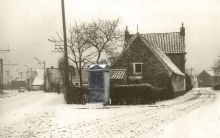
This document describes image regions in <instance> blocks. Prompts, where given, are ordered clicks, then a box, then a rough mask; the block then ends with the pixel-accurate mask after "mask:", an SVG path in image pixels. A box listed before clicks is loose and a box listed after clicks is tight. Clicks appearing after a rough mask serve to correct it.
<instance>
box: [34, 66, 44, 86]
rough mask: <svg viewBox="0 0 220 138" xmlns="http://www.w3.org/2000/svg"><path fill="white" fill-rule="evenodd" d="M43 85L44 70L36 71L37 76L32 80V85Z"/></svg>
mask: <svg viewBox="0 0 220 138" xmlns="http://www.w3.org/2000/svg"><path fill="white" fill-rule="evenodd" d="M43 83H44V69H37V76H36V77H35V78H34V82H33V85H43Z"/></svg>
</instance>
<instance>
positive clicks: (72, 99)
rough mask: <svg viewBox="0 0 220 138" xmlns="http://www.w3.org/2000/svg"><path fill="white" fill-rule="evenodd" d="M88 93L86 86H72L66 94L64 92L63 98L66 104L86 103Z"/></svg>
mask: <svg viewBox="0 0 220 138" xmlns="http://www.w3.org/2000/svg"><path fill="white" fill-rule="evenodd" d="M88 95H89V90H88V88H86V87H76V86H73V87H71V88H70V92H69V93H68V95H67V94H66V93H65V94H64V98H65V100H66V103H68V104H86V102H87V101H88Z"/></svg>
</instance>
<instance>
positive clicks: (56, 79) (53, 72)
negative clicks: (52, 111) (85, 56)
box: [46, 67, 88, 92]
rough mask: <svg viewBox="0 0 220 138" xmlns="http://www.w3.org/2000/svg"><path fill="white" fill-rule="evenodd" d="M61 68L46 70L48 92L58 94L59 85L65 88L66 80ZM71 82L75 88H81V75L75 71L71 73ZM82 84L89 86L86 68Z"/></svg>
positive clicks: (83, 71)
mask: <svg viewBox="0 0 220 138" xmlns="http://www.w3.org/2000/svg"><path fill="white" fill-rule="evenodd" d="M63 75H64V74H62V73H61V71H60V69H59V68H53V67H51V68H47V69H46V91H48V92H56V88H57V86H58V85H60V86H61V87H63V82H64V78H63ZM69 78H70V82H71V81H72V84H73V85H75V86H79V84H80V78H79V73H78V72H77V70H76V69H75V73H71V72H70V73H69ZM82 82H83V84H84V85H86V84H88V69H87V68H84V69H83V70H82Z"/></svg>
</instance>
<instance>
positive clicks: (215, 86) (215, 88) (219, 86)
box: [212, 83, 220, 90]
mask: <svg viewBox="0 0 220 138" xmlns="http://www.w3.org/2000/svg"><path fill="white" fill-rule="evenodd" d="M212 89H213V90H220V83H219V84H216V85H214V86H213V87H212Z"/></svg>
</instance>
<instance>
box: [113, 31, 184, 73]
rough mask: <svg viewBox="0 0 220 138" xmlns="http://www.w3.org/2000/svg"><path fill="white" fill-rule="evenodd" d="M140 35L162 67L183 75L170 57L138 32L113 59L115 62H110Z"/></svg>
mask: <svg viewBox="0 0 220 138" xmlns="http://www.w3.org/2000/svg"><path fill="white" fill-rule="evenodd" d="M137 37H140V38H141V40H142V41H143V42H144V43H145V45H146V46H147V47H148V48H149V49H150V50H151V51H152V52H153V53H154V54H155V56H156V57H157V58H158V60H159V61H160V62H161V63H162V64H163V65H164V67H166V68H167V69H169V71H171V72H173V73H175V74H179V75H182V76H185V74H184V73H182V72H181V71H180V70H179V68H178V67H177V66H176V65H175V64H174V63H173V62H172V61H171V60H170V58H169V57H168V56H167V55H166V54H165V53H164V52H163V51H162V50H161V49H160V48H159V47H158V46H156V45H154V44H152V43H150V42H149V41H148V40H146V38H145V37H143V36H142V35H140V34H139V33H137V34H135V36H133V37H132V38H131V39H132V40H131V41H130V43H129V45H128V46H127V47H126V49H125V50H124V51H123V52H122V53H121V55H120V56H119V57H118V58H117V59H116V60H115V62H114V63H113V64H112V65H114V64H115V63H116V62H117V61H118V60H119V59H120V58H121V56H122V55H123V53H124V52H126V51H127V50H128V49H129V48H130V46H131V44H132V42H133V41H134V40H135V39H136V38H137Z"/></svg>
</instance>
